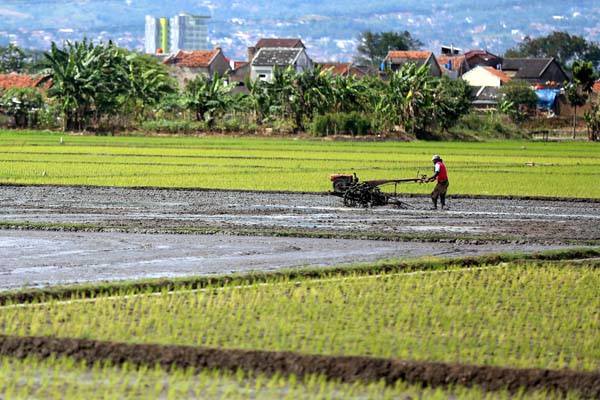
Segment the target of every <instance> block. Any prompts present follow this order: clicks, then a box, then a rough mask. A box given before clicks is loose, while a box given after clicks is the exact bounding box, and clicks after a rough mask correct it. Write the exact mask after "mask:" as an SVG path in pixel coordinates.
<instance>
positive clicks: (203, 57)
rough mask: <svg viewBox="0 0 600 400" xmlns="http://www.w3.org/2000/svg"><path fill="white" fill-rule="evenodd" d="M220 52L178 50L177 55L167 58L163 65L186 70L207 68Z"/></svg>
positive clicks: (215, 50) (216, 50)
mask: <svg viewBox="0 0 600 400" xmlns="http://www.w3.org/2000/svg"><path fill="white" fill-rule="evenodd" d="M220 51H221V49H220V48H217V49H214V50H194V51H184V50H179V51H178V52H177V54H173V55H170V56H169V57H167V58H166V59H165V60H164V61H163V63H164V64H167V65H176V66H178V67H188V68H198V67H208V66H209V65H210V64H211V62H212V61H213V59H214V58H215V57H216V56H217V55H218V54H219V53H220Z"/></svg>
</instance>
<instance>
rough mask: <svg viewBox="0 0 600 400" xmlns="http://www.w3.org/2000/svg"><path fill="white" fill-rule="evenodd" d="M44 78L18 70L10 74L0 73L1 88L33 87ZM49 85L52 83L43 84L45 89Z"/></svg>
mask: <svg viewBox="0 0 600 400" xmlns="http://www.w3.org/2000/svg"><path fill="white" fill-rule="evenodd" d="M42 79H44V77H43V76H37V75H22V74H18V73H16V72H11V73H10V74H0V89H12V88H28V87H31V88H33V87H37V86H38V85H39V84H40V82H41V81H42ZM49 86H50V83H46V84H44V85H43V87H44V88H45V89H47V88H48V87H49Z"/></svg>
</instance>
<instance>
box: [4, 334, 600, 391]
mask: <svg viewBox="0 0 600 400" xmlns="http://www.w3.org/2000/svg"><path fill="white" fill-rule="evenodd" d="M0 354H2V355H6V356H12V357H19V358H24V357H27V356H37V357H40V358H47V357H50V356H51V355H55V356H69V357H73V358H74V359H76V360H85V361H87V362H90V363H93V362H95V361H110V362H112V363H113V364H116V365H119V364H122V363H124V362H131V363H134V364H137V365H140V364H146V365H156V364H159V365H161V366H163V367H165V368H168V367H170V366H177V367H181V368H189V367H192V368H197V369H206V368H208V369H213V368H218V369H227V370H233V371H235V370H237V369H239V368H241V369H244V370H247V371H253V372H257V373H264V374H267V375H271V374H274V373H280V374H295V375H297V376H305V375H309V374H323V375H324V376H326V377H327V378H328V379H339V380H342V381H345V382H351V381H357V380H360V381H365V382H368V381H379V380H382V379H383V380H385V381H386V382H387V383H389V384H394V383H395V382H396V381H397V380H403V381H406V382H409V383H416V384H422V385H424V386H431V387H438V386H448V385H463V386H467V387H470V386H474V385H477V386H479V387H481V388H482V389H484V390H488V391H494V390H502V389H507V390H508V391H509V392H511V393H514V392H516V391H518V390H519V389H521V388H523V389H525V390H549V391H553V392H556V393H559V394H561V395H565V394H566V393H567V392H578V393H579V394H580V395H581V396H583V397H585V398H600V372H598V371H596V372H581V371H569V370H560V371H557V370H546V369H515V368H504V367H492V366H477V365H462V364H448V363H440V362H415V361H401V360H393V359H383V358H371V357H351V356H322V355H307V354H299V353H290V352H269V351H258V350H235V349H211V348H205V347H189V346H162V345H155V344H127V343H115V342H106V341H96V340H85V339H61V338H49V337H17V336H4V335H0Z"/></svg>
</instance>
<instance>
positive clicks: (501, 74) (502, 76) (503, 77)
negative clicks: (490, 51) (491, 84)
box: [483, 67, 510, 83]
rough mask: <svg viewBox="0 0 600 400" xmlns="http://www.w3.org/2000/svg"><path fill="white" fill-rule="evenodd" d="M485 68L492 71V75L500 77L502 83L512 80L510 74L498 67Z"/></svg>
mask: <svg viewBox="0 0 600 400" xmlns="http://www.w3.org/2000/svg"><path fill="white" fill-rule="evenodd" d="M483 68H485V70H486V71H488V72H489V73H491V74H492V75H494V76H497V77H498V78H500V80H501V81H502V83H508V82H509V81H510V76H508V75H506V74H505V73H504V72H502V71H500V70H497V69H496V68H493V67H483Z"/></svg>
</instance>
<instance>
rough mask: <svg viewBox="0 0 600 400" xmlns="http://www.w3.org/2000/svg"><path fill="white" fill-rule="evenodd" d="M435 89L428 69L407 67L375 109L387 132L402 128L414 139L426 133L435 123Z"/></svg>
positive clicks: (390, 85)
mask: <svg viewBox="0 0 600 400" xmlns="http://www.w3.org/2000/svg"><path fill="white" fill-rule="evenodd" d="M435 85H436V83H435V81H434V78H433V77H431V76H430V75H429V66H428V65H422V66H421V67H417V66H416V64H414V63H407V64H404V65H403V66H402V68H401V69H399V70H398V71H395V72H394V73H393V74H392V75H391V77H390V81H389V83H388V85H387V86H386V87H385V90H384V92H383V93H382V95H381V100H380V102H379V104H378V106H377V109H376V112H377V116H378V120H379V121H380V125H381V126H382V127H383V128H384V129H386V128H387V129H389V128H390V127H391V126H393V125H401V126H402V127H403V128H404V131H405V132H407V133H409V134H411V135H416V134H418V133H420V132H423V131H424V130H425V128H426V127H427V125H428V124H429V123H430V122H432V118H433V95H434V90H435Z"/></svg>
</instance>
